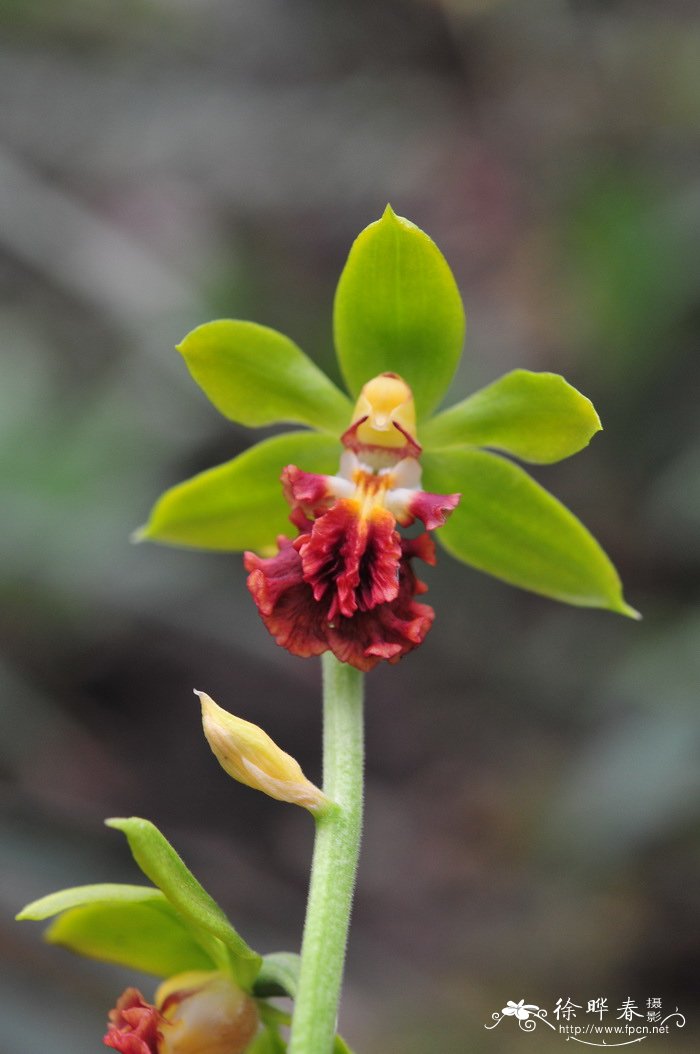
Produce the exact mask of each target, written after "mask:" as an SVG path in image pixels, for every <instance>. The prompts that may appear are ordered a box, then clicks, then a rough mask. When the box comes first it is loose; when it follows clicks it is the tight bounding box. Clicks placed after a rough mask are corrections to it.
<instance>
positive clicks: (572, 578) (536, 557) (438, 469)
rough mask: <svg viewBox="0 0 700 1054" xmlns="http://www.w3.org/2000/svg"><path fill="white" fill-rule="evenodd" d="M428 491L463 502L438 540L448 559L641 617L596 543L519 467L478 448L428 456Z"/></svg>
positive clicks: (538, 590)
mask: <svg viewBox="0 0 700 1054" xmlns="http://www.w3.org/2000/svg"><path fill="white" fill-rule="evenodd" d="M424 467H425V486H426V489H428V490H431V491H432V490H434V491H438V492H441V493H446V492H447V493H449V492H450V491H452V492H454V491H461V493H462V498H461V501H460V503H459V505H458V506H457V508H456V509H455V511H454V512H453V513H452V515H451V516H450V518H449V520H448V521H447V523H446V524H445V526H444V527H442V528H441V529H440V532H439V537H440V541H441V542H442V543H443V545H444V546H445V548H446V549H447V550H448V552H450V553H452V555H453V556H456V557H457V559H459V560H463V561H464V562H465V563H467V564H472V565H473V566H474V567H477V568H478V569H479V570H480V571H486V572H487V573H488V574H491V575H495V576H496V577H497V578H502V579H504V580H505V581H506V582H510V583H511V585H515V586H520V587H521V588H522V589H530V590H532V591H533V592H534V593H542V594H544V596H548V597H552V598H553V599H555V600H562V601H564V602H565V603H567V604H576V605H578V606H580V607H599V608H608V609H610V610H611V611H616V612H618V613H619V614H621V615H628V616H631V617H633V618H635V617H639V616H638V615H637V612H635V611H634V609H633V608H631V607H629V605H628V604H626V603H625V601H624V599H623V596H622V587H621V584H620V579H619V577H618V575H617V572H616V570H615V568H614V567H613V565H612V564H611V562H610V560H609V559H608V557H607V556H606V555H605V553H604V552H603V550H602V549H601V547H600V546H599V545H598V543H597V542H596V540H595V538H593V536H592V535H591V534H589V532H588V531H587V530H586V528H585V527H584V526H583V524H582V523H581V522H580V521H579V520H577V519H576V517H575V516H574V515H573V513H571V512H569V510H568V509H567V508H565V507H564V506H563V505H562V504H561V503H560V502H558V501H557V500H556V498H554V497H552V495H551V494H549V493H548V492H547V491H546V490H544V489H543V488H542V487H540V486H539V484H537V483H535V481H534V480H533V479H531V478H530V476H528V474H527V473H526V472H524V471H523V470H522V469H521V468H519V467H518V466H517V465H513V464H512V463H511V462H510V461H507V460H506V459H505V458H502V457H499V456H498V455H497V454H489V453H487V452H486V451H483V450H476V449H468V448H462V449H454V450H443V451H441V452H440V453H432V454H427V455H425V457H424Z"/></svg>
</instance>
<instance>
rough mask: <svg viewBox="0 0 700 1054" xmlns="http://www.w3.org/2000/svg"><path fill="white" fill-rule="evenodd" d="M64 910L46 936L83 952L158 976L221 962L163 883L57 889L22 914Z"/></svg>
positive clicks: (46, 914)
mask: <svg viewBox="0 0 700 1054" xmlns="http://www.w3.org/2000/svg"><path fill="white" fill-rule="evenodd" d="M54 915H58V916H59V918H58V919H56V921H55V922H54V923H53V924H52V925H51V926H50V927H49V928H48V930H47V931H46V933H45V938H46V940H47V941H49V943H51V944H59V945H61V946H62V947H65V948H70V950H71V951H74V952H76V953H77V954H79V955H85V956H87V957H88V958H92V959H101V960H103V961H105V962H114V963H118V964H119V965H121V966H127V967H130V968H131V969H134V970H142V971H143V972H144V973H153V974H156V976H158V977H168V976H170V975H172V974H176V973H182V972H184V971H185V970H214V969H216V964H215V962H214V961H213V959H212V958H211V957H210V956H209V955H207V953H206V952H205V951H204V950H203V949H202V947H201V946H200V944H199V943H198V941H197V940H196V935H195V933H193V932H192V931H191V930H190V929H188V927H187V925H186V923H185V922H184V921H183V919H182V918H181V917H180V916H179V915H178V914H177V912H176V911H175V909H174V908H173V906H172V904H171V903H170V902H169V901H168V900H167V898H166V897H165V896H164V894H163V893H162V892H161V891H160V890H159V889H154V888H153V887H152V886H128V885H117V884H115V883H100V884H98V885H91V886H76V887H74V888H72V889H63V890H61V891H60V892H58V893H51V894H49V895H48V896H46V897H41V899H40V900H35V901H34V902H33V903H31V904H28V905H27V907H26V908H24V909H23V910H22V911H21V912H20V913H19V915H17V918H18V919H19V920H23V919H33V920H37V921H38V920H41V919H47V918H50V917H51V916H54Z"/></svg>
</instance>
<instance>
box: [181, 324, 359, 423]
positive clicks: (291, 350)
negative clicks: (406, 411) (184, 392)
mask: <svg viewBox="0 0 700 1054" xmlns="http://www.w3.org/2000/svg"><path fill="white" fill-rule="evenodd" d="M178 351H180V352H182V355H183V357H184V359H185V362H186V363H187V367H188V369H189V371H190V373H191V374H192V376H193V377H194V379H195V381H196V382H197V384H198V385H199V386H200V388H202V390H203V391H204V393H205V394H206V395H207V396H208V397H209V399H211V401H212V402H213V404H214V406H215V407H216V408H217V410H220V411H221V413H222V414H224V416H225V417H228V418H230V419H231V420H232V421H239V422H240V423H241V424H244V425H250V426H252V427H256V426H258V425H269V424H276V423H277V422H279V421H293V422H295V423H297V424H305V425H311V426H312V427H314V428H320V429H323V430H325V431H327V432H332V433H333V434H334V435H342V433H343V432H344V431H345V429H346V428H347V427H348V425H349V424H350V416H351V413H352V405H351V404H350V402H349V400H348V398H347V396H345V395H343V393H342V392H340V391H339V390H338V389H337V388H336V386H335V385H334V384H333V382H332V381H330V380H329V379H328V377H326V375H325V373H323V372H322V371H321V370H320V369H319V368H318V366H316V365H315V364H314V363H313V362H312V361H311V359H309V358H308V357H307V356H306V355H305V354H304V352H303V351H302V350H301V349H300V348H298V347H297V345H296V344H295V343H294V342H293V341H292V340H290V339H289V338H288V337H285V336H283V335H282V334H281V333H277V331H276V330H274V329H268V327H267V326H259V325H258V324H257V323H255V322H239V321H235V320H233V319H220V320H219V321H217V322H208V323H206V325H203V326H198V327H197V329H193V330H192V332H191V333H188V334H187V336H186V337H185V339H184V340H183V341H182V343H181V344H180V345H178Z"/></svg>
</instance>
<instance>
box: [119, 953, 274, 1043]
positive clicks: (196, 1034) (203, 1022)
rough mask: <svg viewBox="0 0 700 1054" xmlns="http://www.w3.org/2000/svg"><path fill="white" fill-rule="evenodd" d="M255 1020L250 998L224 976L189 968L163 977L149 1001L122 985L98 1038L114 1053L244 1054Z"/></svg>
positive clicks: (254, 1027)
mask: <svg viewBox="0 0 700 1054" xmlns="http://www.w3.org/2000/svg"><path fill="white" fill-rule="evenodd" d="M258 1024H259V1017H258V1009H257V1006H256V1005H255V1000H254V999H252V998H251V997H250V996H249V995H247V994H246V993H245V992H244V991H243V990H242V989H241V988H239V987H238V985H237V984H235V983H234V982H233V980H232V979H231V978H230V977H227V976H226V975H225V974H221V973H214V972H204V971H192V972H190V973H182V974H177V975H176V976H175V977H171V978H170V979H169V980H168V981H165V982H164V983H163V984H162V985H161V986H160V988H159V989H158V991H157V992H156V1001H155V1005H154V1004H153V1003H147V1002H146V1000H145V999H144V998H143V996H142V995H141V993H140V992H139V991H138V989H136V988H127V990H126V991H125V992H124V993H123V994H122V995H121V996H120V997H119V999H118V1001H117V1005H116V1007H115V1008H114V1009H113V1010H111V1011H110V1013H109V1024H108V1031H107V1035H106V1036H105V1037H104V1041H103V1042H104V1044H105V1046H107V1047H111V1048H112V1049H113V1050H117V1051H119V1052H120V1054H244V1051H245V1050H246V1048H247V1047H248V1045H249V1044H250V1042H251V1040H252V1039H253V1037H254V1035H255V1033H256V1032H257V1030H258Z"/></svg>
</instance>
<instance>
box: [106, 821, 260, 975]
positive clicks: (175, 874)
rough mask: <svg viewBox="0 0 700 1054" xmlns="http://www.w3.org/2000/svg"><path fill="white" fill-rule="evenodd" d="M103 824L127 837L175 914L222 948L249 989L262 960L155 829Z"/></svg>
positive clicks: (140, 824)
mask: <svg viewBox="0 0 700 1054" xmlns="http://www.w3.org/2000/svg"><path fill="white" fill-rule="evenodd" d="M105 822H106V824H107V826H108V827H113V828H114V829H115V830H117V831H122V832H123V833H124V834H125V835H126V838H127V840H128V842H129V848H130V849H131V852H132V854H133V857H134V860H135V861H136V863H137V864H138V866H139V867H140V868H141V870H142V871H143V873H144V874H145V875H146V877H147V878H150V880H151V882H153V883H154V885H156V886H157V887H158V889H160V890H162V891H163V893H164V894H165V896H166V897H167V899H168V900H169V901H170V903H171V904H172V906H173V907H174V908H175V910H176V911H177V912H178V913H179V914H180V915H181V916H182V917H183V918H184V919H186V920H187V921H188V922H189V923H191V924H192V925H193V926H195V927H199V928H200V929H202V930H204V931H205V932H206V933H208V934H210V935H211V936H213V937H215V938H216V939H217V941H220V942H221V943H222V944H223V945H224V947H225V948H226V950H227V952H228V961H229V963H230V967H231V970H232V972H233V974H234V975H235V977H236V978H237V980H238V981H239V983H240V984H241V986H242V987H243V988H246V989H250V987H251V986H252V984H253V982H254V980H255V978H256V977H257V975H258V973H259V971H260V966H261V964H262V958H261V956H259V955H258V954H257V953H256V952H254V951H253V949H252V948H250V947H249V946H248V945H247V944H246V942H245V941H244V940H243V938H242V937H241V936H240V935H239V934H238V933H237V932H236V930H235V929H234V928H233V926H232V925H231V923H230V922H229V920H228V919H227V918H226V915H225V914H224V912H223V911H222V910H221V908H220V907H219V905H218V904H217V903H216V901H215V900H213V899H212V898H211V897H210V896H209V894H208V893H207V892H206V890H205V889H203V887H202V886H201V885H200V884H199V882H198V881H197V879H196V878H195V877H194V875H193V874H192V873H191V871H189V870H188V868H187V867H186V866H185V864H184V862H183V861H182V860H181V858H180V857H179V856H178V854H177V853H176V852H175V850H174V849H173V847H172V846H171V845H170V843H169V842H168V841H167V839H166V838H165V837H164V836H163V835H162V834H161V833H160V831H159V830H158V828H157V827H155V826H154V824H152V823H151V822H150V821H149V820H142V819H141V818H140V817H138V816H132V817H131V818H129V819H122V818H116V819H112V820H107V821H105Z"/></svg>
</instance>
